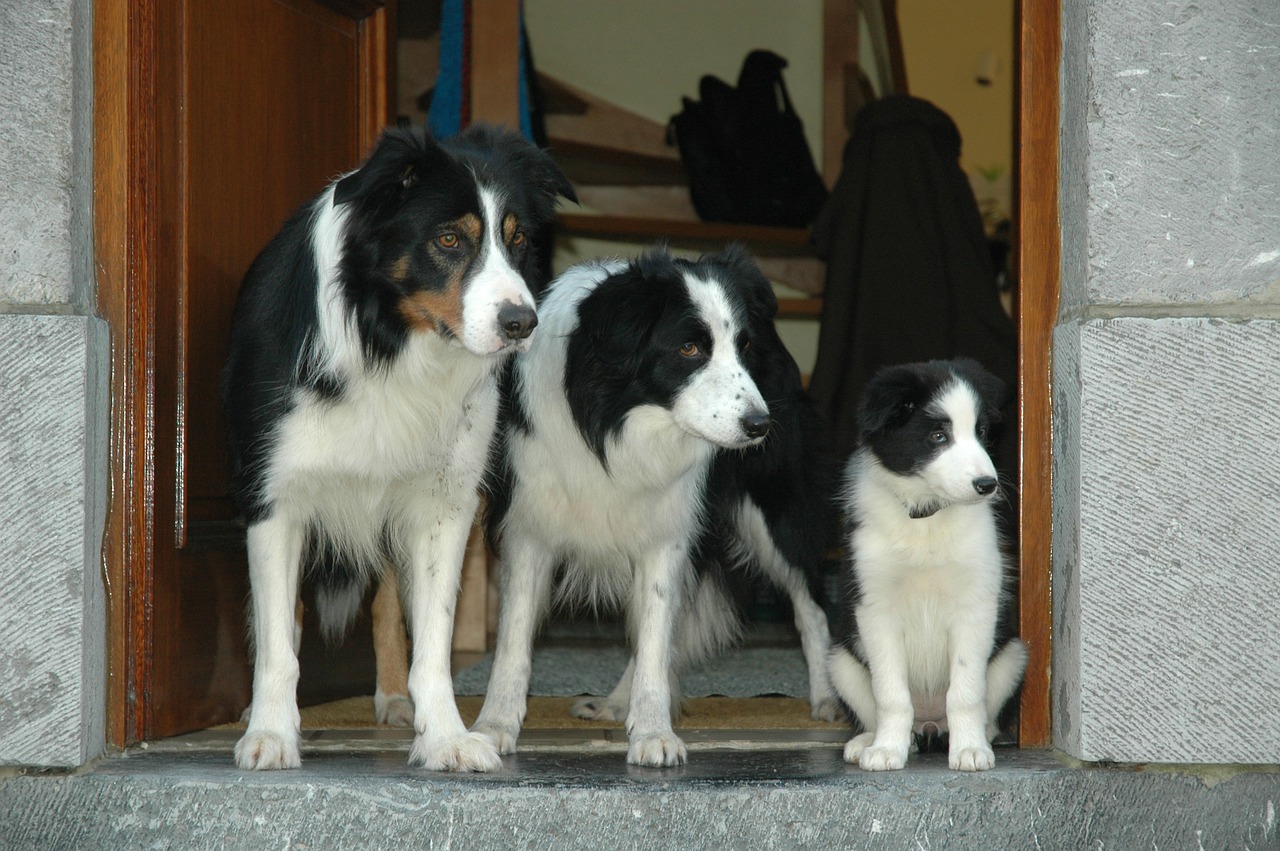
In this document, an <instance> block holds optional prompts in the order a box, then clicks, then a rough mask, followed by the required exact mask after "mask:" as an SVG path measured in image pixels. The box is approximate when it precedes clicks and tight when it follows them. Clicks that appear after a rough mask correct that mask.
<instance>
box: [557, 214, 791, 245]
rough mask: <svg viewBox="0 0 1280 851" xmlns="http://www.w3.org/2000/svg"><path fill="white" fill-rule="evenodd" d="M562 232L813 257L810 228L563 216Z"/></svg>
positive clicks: (618, 217) (638, 218)
mask: <svg viewBox="0 0 1280 851" xmlns="http://www.w3.org/2000/svg"><path fill="white" fill-rule="evenodd" d="M559 222H560V228H561V230H562V231H564V232H565V233H567V234H570V235H577V236H600V237H619V236H625V237H645V238H653V239H667V240H670V241H671V242H684V241H688V242H700V243H705V242H710V243H725V242H731V241H735V240H736V241H738V242H744V243H746V244H748V245H749V246H752V247H753V248H756V249H772V250H773V251H781V252H791V253H797V254H811V253H813V248H812V246H811V243H810V232H809V229H808V228H779V227H767V226H765V225H736V224H726V223H722V222H688V221H676V220H673V219H648V218H641V217H632V216H593V215H587V214H581V213H561V214H560V217H559Z"/></svg>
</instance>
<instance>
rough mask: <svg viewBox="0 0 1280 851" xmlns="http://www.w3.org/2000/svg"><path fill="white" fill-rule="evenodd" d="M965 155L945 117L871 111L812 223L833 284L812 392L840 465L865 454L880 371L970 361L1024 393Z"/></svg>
mask: <svg viewBox="0 0 1280 851" xmlns="http://www.w3.org/2000/svg"><path fill="white" fill-rule="evenodd" d="M959 156H960V133H959V131H958V130H957V129H956V126H955V123H954V122H952V120H951V119H950V117H948V116H947V114H946V113H944V112H942V111H941V110H940V109H938V108H937V107H935V106H933V105H932V104H930V103H929V102H927V101H924V100H920V99H919V98H913V97H910V96H906V95H895V96H890V97H886V98H884V99H881V100H877V101H872V102H871V103H869V104H867V105H866V106H865V107H863V108H862V110H861V111H860V112H859V113H858V116H857V119H856V120H855V123H854V130H853V135H852V137H851V138H850V139H849V142H848V144H847V145H846V146H845V150H844V161H843V165H842V168H841V172H840V178H839V180H838V181H837V182H836V186H835V189H834V190H833V191H832V194H831V198H830V199H829V200H828V201H827V203H826V205H825V206H824V207H823V209H822V211H821V213H820V214H819V216H818V219H817V221H816V222H815V223H814V227H813V236H814V243H815V244H816V246H817V249H818V253H819V254H820V255H821V256H822V257H823V258H824V259H825V260H826V262H827V274H826V286H825V289H824V291H823V307H822V327H821V331H820V333H819V337H818V358H817V364H816V366H815V368H814V371H813V376H812V378H811V380H810V385H809V389H810V392H811V394H812V395H813V397H814V399H815V400H816V401H817V403H818V406H819V409H820V410H821V411H822V413H823V414H824V415H825V416H826V417H827V420H828V423H829V425H830V427H831V429H832V435H831V436H832V446H833V448H834V449H835V450H836V451H838V452H839V453H840V455H841V456H845V455H847V454H848V453H849V452H851V451H852V450H853V448H854V446H855V445H856V441H857V432H858V429H857V408H858V401H859V398H860V396H861V394H862V389H863V387H865V386H866V384H867V381H868V380H869V379H870V377H871V376H872V375H873V374H874V373H875V371H876V370H877V369H878V368H879V367H881V366H886V365H889V364H897V363H908V362H912V361H922V360H932V359H935V358H950V357H956V356H960V355H967V356H969V357H973V358H975V359H977V360H978V361H980V362H981V363H983V364H984V365H985V366H986V367H987V368H988V369H989V370H991V371H992V372H993V373H995V374H996V375H997V376H999V377H1000V378H1002V379H1004V380H1005V381H1006V382H1008V383H1009V386H1010V388H1014V387H1015V386H1016V384H1015V382H1016V380H1017V341H1016V337H1015V332H1014V327H1013V323H1012V321H1011V320H1010V319H1009V317H1008V315H1007V314H1006V313H1005V312H1004V309H1003V308H1002V307H1001V305H1000V298H999V293H998V291H997V285H996V276H995V272H994V270H993V269H992V265H991V258H990V254H989V251H988V248H987V243H986V238H985V235H984V233H983V228H982V216H981V213H980V212H979V210H978V205H977V202H976V201H975V200H974V196H973V190H972V188H971V187H970V185H969V181H968V179H967V178H966V177H965V175H964V172H963V171H962V170H961V168H960V165H959ZM1005 432H1006V433H1009V432H1016V427H1015V428H1007V427H1006V429H1005ZM1003 443H1004V444H1007V445H1012V444H1014V443H1015V441H1012V440H1009V439H1005V440H1004V441H1003ZM1000 454H1006V455H1007V453H1000ZM996 460H997V465H999V466H1002V467H1005V469H1006V472H1011V470H1009V469H1008V467H1007V464H1001V462H1000V459H996Z"/></svg>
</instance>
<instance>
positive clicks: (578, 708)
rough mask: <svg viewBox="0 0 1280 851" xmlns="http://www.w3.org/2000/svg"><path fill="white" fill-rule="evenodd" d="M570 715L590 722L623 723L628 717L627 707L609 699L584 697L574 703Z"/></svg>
mask: <svg viewBox="0 0 1280 851" xmlns="http://www.w3.org/2000/svg"><path fill="white" fill-rule="evenodd" d="M569 713H570V714H571V715H573V717H574V718H585V719H586V720H588V721H623V720H625V719H626V717H627V706H626V705H623V704H617V703H613V702H612V701H610V700H609V698H607V697H584V698H582V700H577V701H574V704H573V706H572V707H570V709H569Z"/></svg>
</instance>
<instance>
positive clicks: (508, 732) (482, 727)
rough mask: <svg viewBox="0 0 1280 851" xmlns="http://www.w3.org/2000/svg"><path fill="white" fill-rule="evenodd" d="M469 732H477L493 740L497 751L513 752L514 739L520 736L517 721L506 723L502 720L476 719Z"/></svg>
mask: <svg viewBox="0 0 1280 851" xmlns="http://www.w3.org/2000/svg"><path fill="white" fill-rule="evenodd" d="M471 732H473V733H479V734H480V735H481V736H484V737H485V738H486V739H488V740H489V741H491V742H493V743H494V745H495V746H496V747H497V748H498V753H501V754H508V753H515V752H516V739H518V738H520V724H519V722H517V723H514V724H508V723H504V722H502V721H476V723H475V726H474V727H472V728H471Z"/></svg>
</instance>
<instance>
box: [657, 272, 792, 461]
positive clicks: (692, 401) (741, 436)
mask: <svg viewBox="0 0 1280 851" xmlns="http://www.w3.org/2000/svg"><path fill="white" fill-rule="evenodd" d="M685 285H686V286H687V287H688V290H689V297H690V299H691V300H692V301H693V304H694V305H695V307H696V308H697V310H698V314H699V315H700V316H701V317H702V319H703V321H704V322H705V323H706V324H707V327H708V328H709V329H710V331H711V341H712V342H711V358H710V360H709V361H708V363H707V364H706V365H705V366H703V367H702V368H701V369H699V370H698V371H697V372H696V373H695V374H694V376H693V378H692V379H691V380H690V381H689V383H688V384H687V385H686V386H685V387H684V388H683V389H682V390H681V391H680V394H679V395H678V396H677V397H676V400H675V405H674V406H673V408H672V415H673V416H674V417H675V420H676V422H677V423H679V424H680V427H681V428H683V429H685V430H687V431H689V432H690V433H691V434H694V435H697V436H699V437H702V438H704V439H706V440H709V441H711V442H712V443H715V444H717V445H719V446H724V447H729V448H742V447H746V446H750V445H752V444H755V443H759V442H760V440H761V439H762V438H759V437H751V436H749V435H748V434H747V433H746V432H745V431H744V430H743V425H742V418H743V417H744V416H745V415H747V414H748V413H755V414H768V412H769V406H768V405H766V404H765V401H764V398H763V397H762V396H761V395H760V390H759V389H758V388H757V387H756V383H755V381H753V380H752V379H751V376H750V375H749V374H748V373H747V369H746V367H745V366H744V365H743V363H742V358H741V355H740V353H739V351H738V334H739V333H740V331H741V327H740V325H739V323H738V320H737V318H736V317H735V316H734V315H733V309H732V308H731V307H730V305H729V301H728V299H726V298H725V294H724V289H723V284H720V283H719V282H716V281H705V280H701V279H698V278H694V277H692V276H689V275H687V274H686V275H685Z"/></svg>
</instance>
